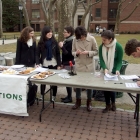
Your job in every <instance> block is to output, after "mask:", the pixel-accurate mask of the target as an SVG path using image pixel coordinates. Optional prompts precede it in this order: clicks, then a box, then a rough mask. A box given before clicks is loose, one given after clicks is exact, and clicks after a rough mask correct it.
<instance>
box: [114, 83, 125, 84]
mask: <svg viewBox="0 0 140 140" xmlns="http://www.w3.org/2000/svg"><path fill="white" fill-rule="evenodd" d="M114 84H123V83H114Z"/></svg>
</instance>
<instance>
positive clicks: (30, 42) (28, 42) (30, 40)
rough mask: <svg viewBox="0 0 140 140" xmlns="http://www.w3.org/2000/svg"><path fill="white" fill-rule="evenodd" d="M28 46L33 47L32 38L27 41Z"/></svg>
mask: <svg viewBox="0 0 140 140" xmlns="http://www.w3.org/2000/svg"><path fill="white" fill-rule="evenodd" d="M27 45H28V47H31V46H33V39H32V38H30V39H29V40H28V41H27Z"/></svg>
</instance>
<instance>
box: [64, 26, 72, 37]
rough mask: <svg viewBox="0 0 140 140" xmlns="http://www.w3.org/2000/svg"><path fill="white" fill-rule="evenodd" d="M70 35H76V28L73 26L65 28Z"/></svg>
mask: <svg viewBox="0 0 140 140" xmlns="http://www.w3.org/2000/svg"><path fill="white" fill-rule="evenodd" d="M64 30H66V31H67V32H68V33H70V36H72V35H74V28H73V27H72V26H67V27H65V28H64Z"/></svg>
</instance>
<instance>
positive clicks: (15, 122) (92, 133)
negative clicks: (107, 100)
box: [0, 104, 140, 140]
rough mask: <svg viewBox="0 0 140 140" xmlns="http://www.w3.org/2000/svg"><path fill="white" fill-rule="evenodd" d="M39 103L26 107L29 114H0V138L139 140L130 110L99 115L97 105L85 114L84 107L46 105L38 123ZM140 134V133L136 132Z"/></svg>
mask: <svg viewBox="0 0 140 140" xmlns="http://www.w3.org/2000/svg"><path fill="white" fill-rule="evenodd" d="M40 109H41V105H40V104H39V106H38V105H36V104H34V105H33V106H32V107H30V108H29V109H28V112H29V114H30V115H29V117H24V118H22V117H17V116H11V115H4V114H0V120H1V121H0V140H139V139H140V138H136V137H135V130H136V129H135V128H136V127H135V120H134V118H133V113H132V112H125V111H116V112H112V111H110V112H109V113H106V114H103V113H102V110H101V109H99V108H94V109H93V110H92V112H90V113H88V112H87V111H86V108H85V107H81V108H80V109H78V110H72V109H71V105H66V104H64V105H63V104H56V106H55V108H54V109H53V108H52V105H50V106H49V107H48V108H47V109H46V110H44V112H43V115H42V122H39V112H40ZM139 135H140V133H139Z"/></svg>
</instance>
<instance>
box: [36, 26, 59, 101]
mask: <svg viewBox="0 0 140 140" xmlns="http://www.w3.org/2000/svg"><path fill="white" fill-rule="evenodd" d="M36 65H37V66H39V65H42V67H44V68H48V69H58V70H59V69H60V68H61V59H60V50H59V46H58V43H57V41H56V39H55V37H54V35H53V32H52V29H51V27H49V26H45V27H44V28H43V29H42V32H41V37H40V40H39V42H38V46H37V50H36ZM45 89H46V85H41V94H44V92H45ZM52 89H53V96H52V101H54V100H55V97H56V94H57V86H52Z"/></svg>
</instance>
